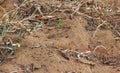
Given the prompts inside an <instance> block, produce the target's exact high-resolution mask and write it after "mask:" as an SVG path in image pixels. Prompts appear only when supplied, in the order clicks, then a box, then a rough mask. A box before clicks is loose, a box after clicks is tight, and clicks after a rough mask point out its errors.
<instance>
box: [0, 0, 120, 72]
mask: <svg viewBox="0 0 120 73" xmlns="http://www.w3.org/2000/svg"><path fill="white" fill-rule="evenodd" d="M43 1H44V0H43ZM13 2H16V0H6V1H5V3H4V4H2V5H1V6H3V7H4V8H6V10H8V11H9V10H11V9H12V8H13V7H12V5H13ZM39 2H41V0H40V1H39ZM105 2H106V4H109V1H108V0H106V1H105ZM6 4H7V5H6ZM0 14H2V11H0ZM59 15H64V16H66V17H67V14H66V13H60V14H59ZM86 25H87V21H86V20H85V19H84V18H82V17H81V16H75V17H74V18H73V19H72V20H71V19H65V20H64V21H63V24H62V26H61V27H60V28H55V27H54V26H50V27H49V26H47V27H45V28H43V29H41V30H39V31H37V32H33V33H32V34H30V35H29V36H26V37H25V38H24V39H22V41H21V42H20V44H21V47H20V48H19V49H18V50H17V51H16V52H15V55H14V58H13V59H11V60H9V61H7V62H5V63H4V64H3V65H2V66H0V71H1V72H0V73H120V65H119V64H118V62H119V61H120V41H116V40H114V39H112V38H114V34H113V33H112V32H111V31H110V30H99V31H98V33H97V34H96V36H95V38H93V39H91V35H92V34H93V32H92V31H86V29H85V26H86ZM12 36H13V37H12V38H13V39H14V35H12ZM99 44H102V45H104V46H105V47H106V48H107V51H106V50H104V49H101V50H98V51H97V57H99V58H100V59H99V58H98V59H97V60H101V58H104V57H103V56H106V57H109V58H110V61H111V62H113V63H115V65H106V64H102V63H100V62H99V61H95V62H94V63H95V65H94V66H91V65H87V64H83V63H80V62H78V61H76V60H67V59H65V58H64V57H63V56H62V55H61V54H60V52H59V51H60V50H61V49H70V50H75V49H78V50H82V51H86V50H88V49H89V45H91V47H96V46H97V45H99ZM33 46H39V47H38V48H32V47H33ZM114 60H115V62H114ZM31 67H32V68H33V69H31ZM22 68H23V70H25V71H22V70H21V69H22ZM29 69H31V71H30V70H29ZM32 70H33V72H32Z"/></svg>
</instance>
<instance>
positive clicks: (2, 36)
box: [0, 26, 7, 40]
mask: <svg viewBox="0 0 120 73" xmlns="http://www.w3.org/2000/svg"><path fill="white" fill-rule="evenodd" d="M2 27H3V29H2V34H1V36H0V40H3V38H4V37H5V34H6V32H7V28H6V26H2Z"/></svg>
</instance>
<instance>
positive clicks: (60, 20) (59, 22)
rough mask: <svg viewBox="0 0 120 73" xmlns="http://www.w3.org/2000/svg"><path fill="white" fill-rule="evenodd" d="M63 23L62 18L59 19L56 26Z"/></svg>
mask: <svg viewBox="0 0 120 73" xmlns="http://www.w3.org/2000/svg"><path fill="white" fill-rule="evenodd" d="M62 23H63V20H62V19H58V21H57V24H56V25H55V27H56V28H58V27H60V26H61V25H62Z"/></svg>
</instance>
